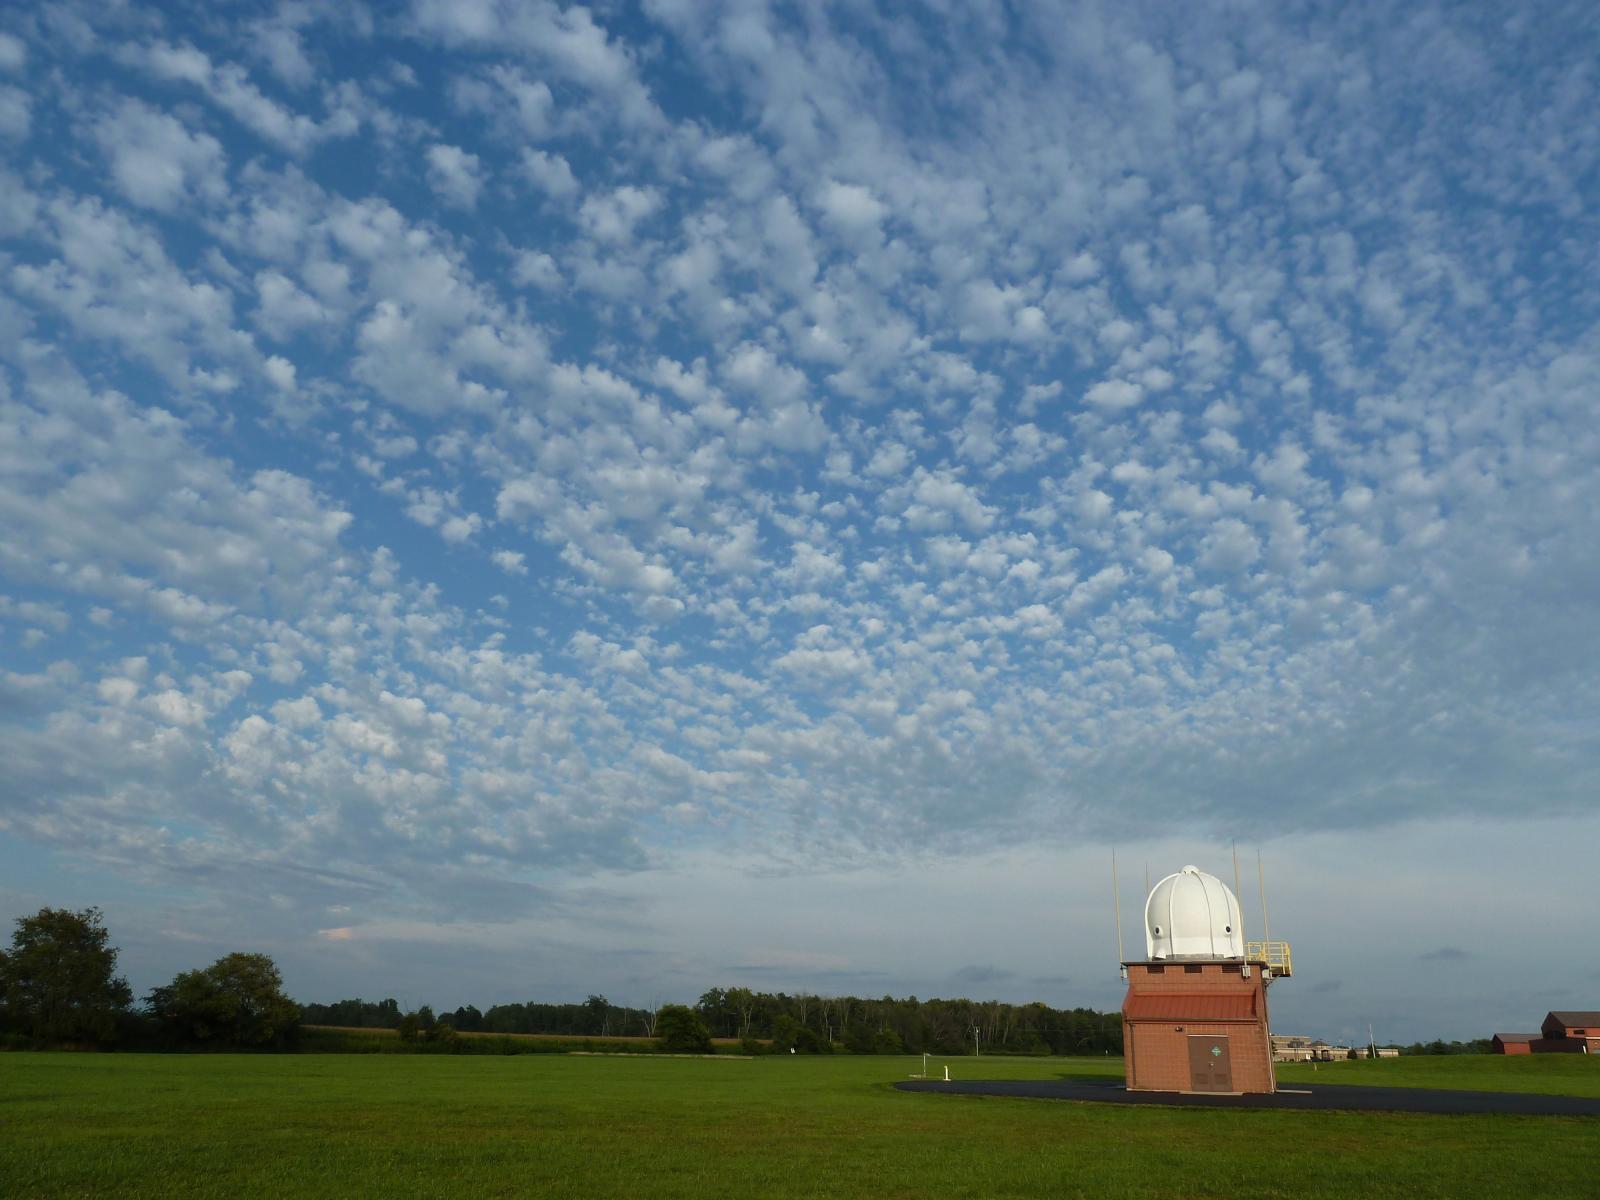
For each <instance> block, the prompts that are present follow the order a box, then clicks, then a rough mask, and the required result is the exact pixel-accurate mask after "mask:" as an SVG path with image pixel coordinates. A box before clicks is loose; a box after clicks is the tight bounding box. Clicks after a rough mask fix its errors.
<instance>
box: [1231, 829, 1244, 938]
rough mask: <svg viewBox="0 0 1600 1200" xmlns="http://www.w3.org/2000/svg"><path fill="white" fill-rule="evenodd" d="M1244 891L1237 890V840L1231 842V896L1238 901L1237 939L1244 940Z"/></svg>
mask: <svg viewBox="0 0 1600 1200" xmlns="http://www.w3.org/2000/svg"><path fill="white" fill-rule="evenodd" d="M1243 896H1244V893H1243V892H1242V891H1240V890H1239V840H1238V839H1237V838H1235V839H1234V842H1233V898H1234V899H1235V900H1238V901H1239V940H1240V941H1241V942H1242V941H1244V940H1245V934H1244V899H1243Z"/></svg>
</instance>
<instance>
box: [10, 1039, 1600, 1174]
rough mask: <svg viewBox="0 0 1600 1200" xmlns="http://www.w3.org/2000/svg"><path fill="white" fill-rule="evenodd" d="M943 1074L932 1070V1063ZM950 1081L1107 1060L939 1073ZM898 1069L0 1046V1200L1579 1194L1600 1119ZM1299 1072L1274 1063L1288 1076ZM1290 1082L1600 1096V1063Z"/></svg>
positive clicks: (1389, 1065) (1000, 1063) (1394, 1067)
mask: <svg viewBox="0 0 1600 1200" xmlns="http://www.w3.org/2000/svg"><path fill="white" fill-rule="evenodd" d="M945 1061H946V1060H934V1061H933V1062H932V1063H931V1064H930V1065H931V1068H932V1071H933V1073H934V1074H939V1073H942V1068H943V1065H944V1063H945ZM948 1062H949V1065H950V1067H951V1072H952V1074H953V1075H954V1076H955V1077H956V1078H958V1079H972V1078H1055V1077H1061V1076H1075V1077H1082V1076H1086V1075H1106V1074H1118V1073H1120V1069H1121V1063H1120V1062H1119V1061H1118V1060H1116V1059H1110V1060H1106V1059H983V1060H980V1061H975V1060H973V1059H971V1058H966V1059H950V1060H948ZM920 1065H921V1060H920V1059H916V1060H912V1059H907V1058H865V1057H862V1058H857V1057H844V1056H841V1057H836V1058H827V1059H815V1058H804V1057H797V1058H790V1057H781V1058H780V1057H773V1058H759V1059H753V1060H748V1059H735V1058H723V1059H688V1058H685V1059H677V1058H666V1057H646V1056H638V1057H631V1056H630V1057H565V1056H556V1055H529V1056H517V1057H478V1056H470V1057H469V1056H459V1057H458V1056H423V1055H419V1056H402V1055H331V1054H328V1055H282V1056H272V1055H258V1056H245V1055H135V1054H104V1055H95V1054H4V1055H0V1196H4V1197H6V1198H7V1200H12V1198H16V1197H32V1196H96V1197H98V1196H119V1197H122V1196H128V1197H138V1196H161V1197H169V1196H172V1197H177V1196H228V1197H235V1196H237V1197H269V1196H270V1197H274V1198H278V1197H299V1196H307V1197H316V1196H384V1197H411V1196H449V1197H454V1196H460V1197H493V1196H523V1195H540V1196H626V1197H656V1196H660V1197H696V1198H699V1197H715V1196H729V1197H734V1196H737V1197H767V1196H771V1197H787V1196H829V1197H833V1196H838V1197H849V1196H870V1197H874V1198H881V1197H922V1196H970V1197H992V1196H993V1197H999V1196H1041V1197H1042V1196H1049V1197H1070V1196H1095V1197H1134V1196H1137V1197H1197V1196H1217V1197H1258V1196H1276V1197H1319V1196H1358V1197H1372V1196H1406V1197H1461V1196H1472V1197H1495V1196H1506V1197H1512V1196H1514V1197H1519V1198H1521V1197H1561V1196H1574V1197H1578V1196H1581V1197H1594V1196H1596V1195H1597V1194H1600V1169H1597V1167H1596V1161H1597V1152H1600V1118H1572V1117H1565V1118H1563V1117H1537V1118H1536V1117H1477V1116H1473V1117H1442V1116H1421V1115H1388V1114H1372V1113H1366V1114H1353V1113H1330V1112H1310V1113H1294V1112H1261V1111H1228V1110H1218V1109H1155V1108H1129V1107H1121V1106H1114V1105H1095V1104H1075V1103H1064V1102H1051V1101H1029V1100H1013V1099H1000V1098H977V1097H965V1096H953V1095H947V1096H941V1095H926V1094H917V1093H906V1092H897V1091H895V1090H893V1088H892V1087H891V1084H892V1083H893V1082H894V1081H896V1080H898V1079H902V1078H904V1077H905V1076H906V1075H907V1074H908V1073H910V1072H911V1071H914V1070H918V1069H920ZM1301 1070H1302V1069H1301V1068H1294V1069H1291V1070H1286V1071H1285V1072H1284V1075H1285V1081H1286V1082H1287V1081H1288V1078H1289V1077H1290V1076H1294V1077H1296V1078H1298V1077H1300V1073H1301ZM1304 1077H1305V1078H1308V1079H1311V1078H1314V1079H1316V1080H1319V1081H1326V1082H1341V1081H1348V1082H1361V1083H1380V1082H1384V1083H1388V1082H1405V1083H1412V1084H1420V1085H1424V1086H1426V1085H1441V1086H1449V1087H1489V1088H1506V1089H1508V1090H1509V1089H1511V1088H1515V1089H1516V1090H1533V1091H1552V1092H1557V1091H1559V1092H1567V1093H1576V1094H1581V1095H1594V1094H1597V1088H1600V1060H1588V1059H1584V1060H1573V1059H1567V1058H1565V1057H1564V1056H1563V1057H1557V1056H1547V1057H1543V1058H1540V1059H1537V1060H1533V1059H1526V1060H1517V1059H1488V1058H1482V1059H1472V1060H1454V1059H1443V1058H1440V1059H1427V1060H1416V1061H1414V1062H1400V1063H1394V1062H1379V1063H1370V1064H1362V1063H1351V1064H1337V1065H1334V1066H1332V1067H1327V1066H1325V1067H1322V1068H1321V1069H1320V1070H1318V1071H1317V1072H1315V1073H1313V1072H1311V1071H1310V1070H1309V1069H1305V1070H1304Z"/></svg>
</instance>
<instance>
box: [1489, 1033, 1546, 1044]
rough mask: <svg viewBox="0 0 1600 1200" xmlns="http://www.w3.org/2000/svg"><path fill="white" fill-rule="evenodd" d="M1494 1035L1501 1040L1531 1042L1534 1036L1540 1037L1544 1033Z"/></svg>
mask: <svg viewBox="0 0 1600 1200" xmlns="http://www.w3.org/2000/svg"><path fill="white" fill-rule="evenodd" d="M1494 1036H1495V1037H1496V1038H1499V1039H1500V1040H1501V1041H1502V1042H1531V1041H1533V1040H1534V1039H1536V1038H1542V1037H1543V1036H1544V1034H1542V1033H1497V1034H1495V1035H1494ZM1490 1040H1491V1041H1492V1040H1493V1039H1490Z"/></svg>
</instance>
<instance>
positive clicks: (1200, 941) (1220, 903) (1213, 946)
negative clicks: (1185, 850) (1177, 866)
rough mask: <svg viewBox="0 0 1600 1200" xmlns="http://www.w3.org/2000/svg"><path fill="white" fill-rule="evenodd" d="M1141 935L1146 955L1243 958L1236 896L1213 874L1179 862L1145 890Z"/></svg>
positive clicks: (1156, 957) (1154, 957) (1242, 935)
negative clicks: (1147, 893)
mask: <svg viewBox="0 0 1600 1200" xmlns="http://www.w3.org/2000/svg"><path fill="white" fill-rule="evenodd" d="M1144 939H1145V946H1146V947H1147V948H1148V950H1149V951H1150V957H1151V958H1152V959H1158V958H1243V957H1244V934H1243V932H1242V931H1241V930H1240V927H1239V900H1238V898H1237V897H1236V896H1234V894H1233V893H1232V892H1231V891H1229V890H1228V887H1227V885H1226V884H1225V883H1223V882H1222V880H1220V879H1218V878H1217V877H1216V876H1215V875H1207V874H1206V873H1205V872H1204V871H1202V870H1201V869H1200V868H1199V867H1185V868H1184V869H1183V870H1181V871H1179V872H1178V873H1177V874H1176V875H1168V876H1167V877H1166V878H1165V879H1163V880H1162V881H1161V882H1160V883H1158V884H1156V886H1155V887H1153V888H1151V889H1150V899H1148V900H1146V901H1145V905H1144Z"/></svg>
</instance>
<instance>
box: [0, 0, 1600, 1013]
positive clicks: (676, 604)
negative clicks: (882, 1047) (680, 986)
mask: <svg viewBox="0 0 1600 1200" xmlns="http://www.w3.org/2000/svg"><path fill="white" fill-rule="evenodd" d="M1569 17H1573V18H1576V19H1568V18H1569ZM1581 18H1582V13H1581V12H1578V11H1577V10H1574V13H1572V14H1566V15H1564V14H1562V13H1561V12H1559V11H1557V10H1556V9H1555V8H1544V9H1540V10H1538V11H1537V12H1530V13H1527V14H1520V15H1518V16H1517V17H1516V18H1514V19H1508V20H1507V21H1506V22H1505V23H1503V24H1501V23H1496V21H1497V18H1495V17H1494V16H1493V14H1477V13H1463V12H1458V11H1453V10H1449V11H1447V10H1440V9H1421V10H1419V9H1417V8H1415V6H1411V7H1405V8H1395V9H1394V10H1392V11H1391V12H1388V13H1387V14H1375V15H1374V16H1373V19H1372V20H1370V21H1368V22H1356V21H1352V20H1349V19H1347V18H1346V17H1345V16H1344V15H1343V14H1341V13H1340V12H1339V11H1338V10H1333V11H1330V12H1328V13H1316V12H1311V13H1299V14H1293V15H1291V14H1284V13H1276V12H1263V11H1253V12H1247V11H1244V10H1238V11H1236V12H1231V13H1214V14H1210V15H1208V17H1207V18H1206V19H1205V20H1203V21H1194V20H1192V19H1190V18H1189V17H1187V16H1184V17H1180V16H1178V15H1176V14H1175V13H1173V12H1171V11H1169V10H1168V9H1166V8H1163V7H1161V6H1151V7H1149V8H1141V7H1139V6H1134V7H1129V6H1123V5H1118V6H1111V7H1107V8H1099V7H1095V6H1076V5H1074V6H1067V7H1063V8H1056V7H1052V6H1048V5H1044V6H1041V5H1033V6H1028V7H1027V8H1026V9H1024V10H1020V11H1009V10H1005V9H1002V8H999V7H990V6H986V5H981V4H973V5H964V6H959V7H958V8H956V9H954V10H950V11H944V10H942V9H941V10H937V11H936V10H935V9H933V8H930V9H928V10H907V11H905V12H904V13H901V14H898V15H895V16H892V17H891V16H878V15H873V14H869V13H864V12H861V11H858V10H855V9H851V8H846V7H840V8H833V9H828V10H826V11H824V12H821V13H819V14H818V15H817V17H816V19H814V20H808V21H806V22H804V23H795V22H792V21H788V20H786V19H783V18H781V17H779V16H778V15H776V14H774V13H771V12H769V11H767V10H766V8H765V7H763V6H760V5H746V4H728V5H682V4H677V3H669V2H666V0H651V2H648V3H645V4H644V5H643V6H642V8H641V9H639V10H638V11H629V12H626V13H622V12H616V13H613V12H611V11H609V10H605V11H590V10H588V9H584V8H581V7H573V8H561V7H559V6H558V5H555V4H546V3H534V4H527V5H514V6H513V5H503V4H496V3H481V4H462V3H451V4H439V3H431V2H419V3H417V4H415V5H414V6H413V7H412V8H411V9H410V10H409V11H405V12H403V13H389V12H383V11H377V10H372V11H369V10H365V9H362V8H359V7H357V8H350V7H346V8H344V9H341V10H340V11H339V13H338V14H317V13H314V12H313V11H311V10H309V9H306V8H304V7H303V6H300V5H297V4H289V5H285V6H283V7H281V8H278V9H271V8H261V9H259V10H252V11H251V12H250V13H248V14H245V15H238V16H235V17H233V18H231V19H230V21H229V22H228V23H226V24H222V23H218V22H216V21H215V20H212V19H210V18H209V17H208V16H207V15H206V14H205V13H204V12H202V11H201V10H200V9H193V10H185V9H183V8H181V7H176V8H175V7H173V6H170V5H168V6H159V7H144V8H140V7H129V8H125V9H119V10H117V11H116V12H115V13H106V12H104V11H101V10H100V9H94V10H93V11H92V13H91V12H90V11H89V10H87V9H84V10H80V9H79V8H77V7H75V6H74V5H72V4H51V5H43V6H39V7H38V8H37V9H36V10H33V11H30V12H29V13H27V14H22V15H20V16H19V19H18V21H17V22H16V23H15V25H14V27H13V28H12V29H11V30H10V31H9V32H8V33H7V34H6V35H4V36H3V37H0V139H3V140H4V144H5V146H6V151H7V152H6V156H5V162H6V164H7V165H6V166H5V167H4V168H0V238H3V239H4V240H3V243H0V584H3V594H0V637H3V638H4V642H3V645H4V647H5V655H4V661H3V662H0V756H3V759H4V761H5V762H6V763H7V766H8V769H7V776H8V778H7V781H6V782H5V784H4V785H3V792H0V829H3V830H4V831H6V833H7V834H8V835H9V836H10V837H12V838H15V839H18V840H19V841H21V842H25V843H27V844H29V845H35V846H39V847H43V848H46V849H51V850H56V851H60V852H62V853H63V854H66V855H70V856H71V858H72V860H73V861H76V862H92V863H95V864H97V865H98V866H99V867H102V868H104V869H107V870H109V871H111V872H113V873H114V874H116V875H117V876H118V877H120V878H125V879H129V880H137V881H139V882H140V886H147V887H151V888H160V887H174V886H178V887H184V888H189V889H193V892H194V894H195V895H196V896H212V897H217V896H221V895H223V894H224V893H227V894H233V895H237V894H240V893H241V892H242V893H243V894H247V895H252V896H256V897H258V898H262V899H267V898H274V899H273V902H274V903H280V904H282V905H284V906H286V907H287V908H288V909H289V910H292V911H293V912H295V913H298V914H300V916H299V917H298V920H300V921H301V923H302V924H303V925H304V926H305V928H307V929H308V930H314V929H318V928H341V929H344V928H355V927H359V926H360V925H361V924H362V922H364V921H377V920H380V919H392V918H393V917H394V916H395V914H397V913H403V914H405V915H406V916H407V919H411V918H415V919H419V920H439V919H454V918H462V919H465V918H472V919H479V918H488V917H492V916H496V915H502V916H504V915H510V916H520V915H523V914H526V913H527V912H530V911H542V910H544V909H550V910H552V911H553V910H554V909H556V908H559V907H560V906H563V905H570V904H572V903H574V900H573V896H574V895H576V894H578V892H576V891H574V889H579V890H581V888H582V886H583V885H582V883H581V881H582V880H583V879H584V878H585V877H586V876H587V875H588V874H590V873H592V872H596V871H604V872H622V873H624V874H626V873H628V872H636V871H641V870H647V869H649V868H654V867H662V866H665V865H668V864H671V863H673V862H676V861H678V856H680V855H683V854H688V853H703V852H709V853H716V854H722V855H726V856H729V858H730V859H733V860H737V861H739V862H742V863H745V864H747V865H750V866H753V867H760V868H762V869H774V868H781V869H787V870H803V869H810V868H812V867H815V866H817V865H819V864H828V865H832V866H842V865H850V864H855V865H860V864H872V863H878V864H882V863H889V862H896V861H902V860H904V859H905V858H906V857H907V856H909V855H914V854H921V853H927V852H939V853H956V852H960V851H964V850H991V849H993V850H1003V849H1005V848H1008V847H1018V846H1024V845H1031V844H1036V843H1038V842H1039V841H1040V840H1041V839H1060V840H1062V841H1074V840H1078V839H1089V840H1104V839H1109V838H1118V837H1120V838H1123V839H1128V838H1139V837H1150V836H1158V835H1159V836H1165V835H1168V834H1170V833H1172V832H1173V831H1190V832H1192V833H1193V834H1194V835H1195V836H1201V837H1206V836H1213V837H1214V836H1223V835H1227V834H1229V833H1233V832H1238V831H1240V830H1248V831H1250V833H1251V834H1252V835H1253V836H1256V837H1288V836H1291V835H1300V834H1304V833H1317V832H1319V831H1323V832H1325V831H1345V830H1365V829H1372V828H1377V827H1382V826H1385V825H1387V824H1390V823H1393V822H1396V821H1402V820H1410V821H1423V822H1425V821H1427V820H1429V819H1435V818H1441V817H1451V818H1467V819H1473V818H1507V817H1518V818H1520V817H1524V816H1526V817H1552V818H1559V817H1561V816H1563V815H1564V814H1571V813H1575V812H1580V811H1584V810H1586V809H1587V808H1589V807H1590V806H1592V803H1593V797H1594V795H1595V788H1596V785H1597V783H1600V779H1597V769H1596V763H1597V761H1600V756H1597V745H1596V738H1597V735H1596V732H1595V731H1596V730H1597V729H1600V696H1597V683H1596V680H1597V679H1600V672H1597V671H1596V667H1597V666H1600V663H1597V661H1596V659H1597V650H1596V647H1597V646H1600V637H1597V634H1600V616H1597V610H1596V607H1595V605H1594V597H1595V596H1596V595H1600V558H1597V556H1596V555H1595V554H1594V552H1593V547H1594V546H1595V545H1596V544H1597V543H1600V518H1597V516H1596V514H1597V513H1600V425H1597V423H1596V421H1595V419H1594V417H1595V413H1596V391H1595V384H1594V380H1595V378H1596V376H1597V368H1600V321H1597V317H1600V311H1597V310H1600V301H1597V299H1596V292H1595V289H1594V288H1593V285H1592V280H1593V279H1594V277H1595V275H1596V268H1597V265H1600V264H1597V263H1596V258H1595V254H1596V251H1595V247H1596V246H1597V245H1600V237H1597V236H1596V235H1597V233H1600V230H1597V227H1596V224H1597V217H1596V215H1595V214H1596V208H1595V206H1594V205H1593V204H1592V203H1587V202H1586V198H1592V196H1593V194H1594V190H1595V186H1596V178H1597V169H1600V130H1597V128H1596V126H1595V124H1594V122H1593V121H1592V120H1590V119H1589V114H1591V113H1592V112H1593V111H1594V110H1595V107H1596V100H1597V96H1596V85H1595V81H1594V78H1593V70H1592V63H1593V61H1594V52H1595V50H1596V49H1597V47H1596V45H1595V39H1594V37H1593V35H1592V22H1587V21H1586V20H1584V19H1581ZM1584 30H1589V32H1587V33H1585V32H1583V31H1584ZM1491 95H1492V96H1495V97H1496V98H1497V99H1496V103H1494V104H1492V105H1490V104H1484V103H1482V102H1481V100H1482V97H1485V96H1491ZM330 914H331V915H330ZM1439 944H1440V943H1439V941H1438V939H1435V940H1434V941H1433V942H1432V943H1429V945H1428V946H1424V947H1421V948H1418V949H1415V950H1413V951H1412V954H1413V956H1415V955H1417V954H1424V955H1426V954H1427V953H1430V952H1431V953H1432V955H1433V957H1434V958H1435V959H1443V958H1446V957H1454V955H1453V954H1449V953H1448V952H1449V951H1451V950H1452V947H1451V946H1450V945H1445V947H1444V948H1443V949H1439V948H1438V946H1439ZM1430 947H1431V950H1430ZM967 961H969V962H970V963H973V964H977V965H974V966H970V967H968V968H966V969H967V971H968V972H969V976H968V977H969V978H971V979H972V980H974V981H975V982H974V986H977V983H978V982H981V981H982V980H999V979H1004V978H1008V977H1009V976H1008V974H1007V973H1008V972H1010V971H1012V970H1013V966H1014V965H1006V964H995V963H991V962H990V960H989V959H988V958H987V957H985V955H984V951H983V949H982V947H981V945H980V946H974V947H973V948H972V950H971V951H970V955H969V957H968V959H967ZM1460 965H1461V968H1462V969H1467V967H1468V965H1469V964H1468V963H1467V962H1465V961H1464V962H1463V963H1461V964H1460ZM980 976H981V980H980Z"/></svg>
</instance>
